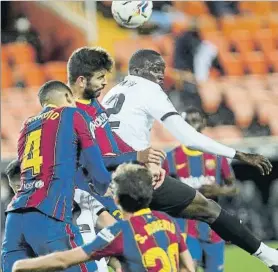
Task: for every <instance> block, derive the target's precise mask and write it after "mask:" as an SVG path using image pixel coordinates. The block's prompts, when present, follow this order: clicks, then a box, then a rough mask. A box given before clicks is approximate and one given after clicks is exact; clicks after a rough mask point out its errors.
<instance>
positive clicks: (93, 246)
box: [13, 164, 194, 272]
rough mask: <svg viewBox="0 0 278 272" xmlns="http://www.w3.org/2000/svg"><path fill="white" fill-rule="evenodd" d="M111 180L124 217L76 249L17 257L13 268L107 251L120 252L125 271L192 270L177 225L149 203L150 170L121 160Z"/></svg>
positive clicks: (69, 261)
mask: <svg viewBox="0 0 278 272" xmlns="http://www.w3.org/2000/svg"><path fill="white" fill-rule="evenodd" d="M113 181H114V182H115V184H116V189H115V190H116V192H115V194H116V201H117V202H118V203H119V205H120V206H121V208H122V209H123V212H124V218H125V219H126V220H124V221H119V222H117V223H116V224H114V225H113V226H111V227H108V228H106V229H103V230H102V231H101V232H100V233H99V234H98V235H97V237H96V239H95V240H94V241H92V242H91V243H88V244H86V245H84V246H82V247H79V248H77V249H73V250H68V251H64V252H56V253H54V254H50V255H46V256H43V257H39V258H34V259H29V260H22V261H18V262H17V263H15V265H14V267H13V272H19V271H21V272H23V271H28V272H29V271H30V272H31V271H53V270H62V269H66V268H68V267H70V266H72V265H76V264H79V263H81V262H86V261H88V260H91V259H98V258H101V257H104V256H111V255H112V256H121V257H123V262H124V263H123V264H124V271H134V272H136V271H138V272H139V271H140V272H141V271H189V272H193V271H194V265H193V261H192V259H191V256H190V254H189V252H188V250H187V248H186V245H185V242H184V240H183V238H182V236H181V233H180V231H179V228H178V227H177V226H176V225H175V223H174V221H172V220H171V218H170V217H169V216H168V215H166V214H164V213H160V212H154V211H151V210H150V209H149V208H148V207H149V204H150V202H151V198H152V193H153V187H152V174H151V173H150V171H149V170H147V168H145V167H142V166H139V165H131V164H126V165H121V166H119V167H118V168H117V170H116V172H115V173H114V176H113ZM179 268H181V270H179ZM125 269H126V270H125Z"/></svg>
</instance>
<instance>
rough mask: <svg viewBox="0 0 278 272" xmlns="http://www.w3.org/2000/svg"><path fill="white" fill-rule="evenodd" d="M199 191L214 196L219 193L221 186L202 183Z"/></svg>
mask: <svg viewBox="0 0 278 272" xmlns="http://www.w3.org/2000/svg"><path fill="white" fill-rule="evenodd" d="M199 191H200V192H201V193H202V194H204V195H205V196H207V197H215V196H218V195H220V191H221V187H220V186H219V185H218V184H216V183H214V184H211V185H203V186H202V187H201V188H200V189H199Z"/></svg>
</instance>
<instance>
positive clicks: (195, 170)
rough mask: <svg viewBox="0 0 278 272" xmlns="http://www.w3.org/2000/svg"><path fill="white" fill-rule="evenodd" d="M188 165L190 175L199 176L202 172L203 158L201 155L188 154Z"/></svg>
mask: <svg viewBox="0 0 278 272" xmlns="http://www.w3.org/2000/svg"><path fill="white" fill-rule="evenodd" d="M188 162H189V167H190V175H191V176H192V177H200V176H202V175H204V173H203V159H202V156H188Z"/></svg>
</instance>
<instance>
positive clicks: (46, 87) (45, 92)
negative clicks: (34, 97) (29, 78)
mask: <svg viewBox="0 0 278 272" xmlns="http://www.w3.org/2000/svg"><path fill="white" fill-rule="evenodd" d="M60 93H68V94H70V95H71V96H72V95H73V94H72V91H71V89H70V88H69V87H68V86H67V85H66V84H65V83H63V82H61V81H58V80H51V81H48V82H46V83H45V84H43V85H42V86H41V87H40V89H39V93H38V96H39V100H40V103H41V105H42V106H43V105H45V104H47V103H54V102H55V101H54V100H55V96H57V94H60Z"/></svg>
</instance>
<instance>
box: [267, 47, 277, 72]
mask: <svg viewBox="0 0 278 272" xmlns="http://www.w3.org/2000/svg"><path fill="white" fill-rule="evenodd" d="M266 59H267V61H268V64H269V65H270V66H271V67H272V70H273V71H274V72H275V73H278V50H273V51H268V52H267V53H266Z"/></svg>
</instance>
